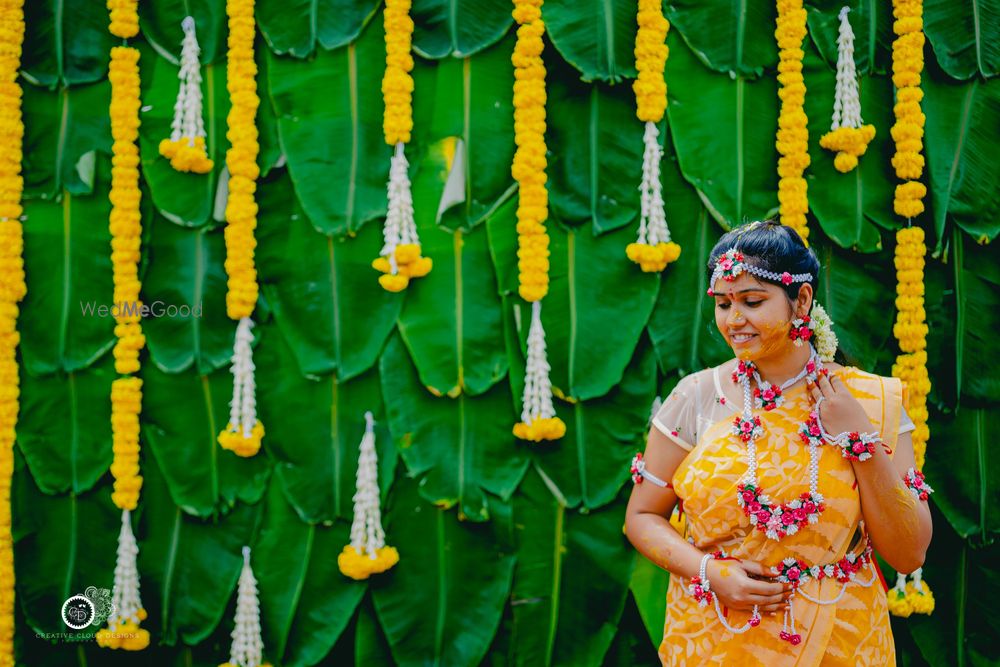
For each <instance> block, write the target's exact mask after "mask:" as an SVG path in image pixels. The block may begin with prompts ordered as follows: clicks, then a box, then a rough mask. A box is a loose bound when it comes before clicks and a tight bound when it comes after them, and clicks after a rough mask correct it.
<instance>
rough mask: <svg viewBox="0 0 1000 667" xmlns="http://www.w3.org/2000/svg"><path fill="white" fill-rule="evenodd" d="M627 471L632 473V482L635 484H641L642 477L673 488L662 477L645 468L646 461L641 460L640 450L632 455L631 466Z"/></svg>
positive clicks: (664, 486) (658, 484)
mask: <svg viewBox="0 0 1000 667" xmlns="http://www.w3.org/2000/svg"><path fill="white" fill-rule="evenodd" d="M629 471H630V472H631V473H632V482H633V483H635V484H642V481H643V480H644V479H648V480H649V481H650V482H652V483H653V484H656V485H657V486H662V487H663V488H673V487H672V486H671V485H670V483H669V482H664V481H663V480H662V479H660V478H659V477H657V476H656V475H654V474H653V473H651V472H649V471H648V470H646V462H645V461H643V460H642V452H637V453H636V455H635V456H633V457H632V467H631V468H630V470H629Z"/></svg>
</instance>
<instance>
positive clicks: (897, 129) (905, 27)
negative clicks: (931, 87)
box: [892, 0, 927, 218]
mask: <svg viewBox="0 0 1000 667" xmlns="http://www.w3.org/2000/svg"><path fill="white" fill-rule="evenodd" d="M892 13H893V16H895V18H896V20H895V22H894V23H893V26H892V29H893V32H895V34H896V35H897V37H896V39H895V40H894V41H893V43H892V82H893V84H894V85H895V86H896V105H895V107H894V108H893V111H894V112H895V115H896V123H895V124H894V125H893V126H892V138H893V140H894V141H895V142H896V154H895V155H894V156H893V158H892V166H893V167H895V169H896V176H897V177H899V178H900V179H902V181H903V182H902V183H900V184H899V185H897V186H896V198H895V200H894V201H893V210H895V211H896V213H897V215H900V216H902V217H904V218H915V217H917V216H918V215H920V214H921V213H923V211H924V202H923V198H924V197H925V196H926V195H927V188H926V186H924V184H923V183H921V182H920V180H919V179H920V176H921V174H922V173H923V170H924V157H923V155H921V152H922V151H923V147H924V143H923V138H924V120H925V118H924V114H923V112H921V110H920V101H921V100H922V99H923V97H924V93H923V91H922V90H921V89H920V73H921V72H922V71H923V69H924V31H923V3H922V0H894V1H893V3H892Z"/></svg>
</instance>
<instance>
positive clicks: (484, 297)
mask: <svg viewBox="0 0 1000 667" xmlns="http://www.w3.org/2000/svg"><path fill="white" fill-rule="evenodd" d="M455 143H456V142H455V141H454V140H453V139H446V140H443V141H441V142H438V143H436V144H434V145H432V146H430V147H429V150H428V152H427V155H426V157H425V158H424V159H423V160H422V161H421V163H420V170H419V173H418V176H417V179H416V180H415V181H414V183H413V197H414V209H415V211H416V214H415V218H416V224H417V230H418V232H419V234H420V242H421V252H422V254H423V255H425V256H428V257H431V258H432V259H433V261H434V269H433V270H432V271H431V273H430V274H428V275H427V276H426V277H423V278H420V279H419V280H416V281H415V282H414V283H412V284H411V286H410V287H409V288H408V289H407V294H408V298H407V299H406V303H405V305H404V306H403V310H402V312H401V313H400V315H399V331H400V334H402V337H403V342H404V343H405V344H406V347H407V349H408V350H409V353H410V356H411V357H412V359H413V361H414V363H415V364H416V366H417V369H418V371H419V373H420V381H421V383H422V384H423V385H425V386H426V387H427V389H428V390H429V391H430V392H431V393H433V394H435V395H438V396H443V395H448V396H450V397H451V398H454V397H456V396H458V394H459V393H462V392H465V393H468V394H469V395H470V396H475V395H478V394H482V393H484V392H486V391H488V390H489V388H490V387H492V386H493V385H495V384H496V383H497V382H498V381H500V380H501V379H502V378H503V377H504V376H505V375H506V374H507V355H506V352H505V350H504V341H503V329H502V328H501V321H502V315H501V304H500V297H499V296H498V294H497V287H496V282H495V281H496V278H495V277H494V275H493V272H492V271H484V270H483V268H484V267H489V265H490V254H489V245H488V242H487V235H486V229H485V228H480V229H477V230H473V231H463V230H461V229H459V230H456V231H453V232H451V233H448V231H447V230H443V229H441V228H440V227H438V226H436V225H435V224H434V214H433V213H432V211H433V208H432V207H433V206H434V205H435V203H436V202H437V201H438V200H439V199H440V197H441V192H442V191H443V190H444V189H445V187H446V186H445V179H446V175H447V174H448V172H449V167H451V166H454V165H449V164H448V162H449V161H450V160H449V159H448V156H447V154H446V153H447V152H448V147H449V146H454V145H455Z"/></svg>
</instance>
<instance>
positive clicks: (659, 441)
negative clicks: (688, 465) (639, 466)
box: [625, 427, 703, 578]
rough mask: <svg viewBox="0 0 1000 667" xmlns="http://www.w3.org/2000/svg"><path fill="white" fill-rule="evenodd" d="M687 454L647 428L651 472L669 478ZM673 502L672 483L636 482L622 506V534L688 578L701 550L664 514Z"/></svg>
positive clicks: (652, 558) (659, 562)
mask: <svg viewBox="0 0 1000 667" xmlns="http://www.w3.org/2000/svg"><path fill="white" fill-rule="evenodd" d="M686 456H687V452H686V451H684V449H683V448H681V447H680V446H679V445H678V444H677V443H675V442H674V441H673V440H671V439H670V438H668V437H667V436H665V435H664V434H662V433H661V432H660V431H659V429H657V428H656V427H653V428H652V429H650V431H649V438H648V440H647V444H646V452H645V454H644V460H645V463H646V468H647V469H648V470H649V471H650V472H651V473H653V474H654V475H656V476H657V477H659V478H660V479H662V480H664V481H667V482H669V481H670V479H671V478H672V477H673V476H674V472H675V471H676V470H677V466H679V465H680V464H681V461H683V460H684V458H685V457H686ZM676 504H677V494H675V493H674V490H673V489H672V488H671V487H669V486H668V487H666V488H663V487H659V486H657V485H656V484H653V483H652V482H650V481H649V480H646V481H645V482H643V483H642V484H636V485H635V486H633V487H632V495H631V497H629V500H628V507H627V508H626V509H625V535H626V536H627V537H628V539H629V541H630V542H631V543H632V544H633V545H634V546H635V548H636V549H638V550H639V552H640V553H642V555H643V556H645V557H646V558H648V559H649V560H650V561H652V562H653V563H655V564H656V565H658V566H660V567H662V568H663V569H665V570H668V571H669V572H671V573H672V574H676V575H678V576H681V577H686V578H691V577H694V576H697V574H698V567H699V565H700V563H701V557H702V555H703V554H702V552H701V551H700V550H699V549H698V548H696V547H695V546H694V545H693V544H691V543H689V542H688V541H687V540H685V539H684V538H683V537H681V535H680V534H679V533H678V532H677V530H676V529H675V528H674V527H673V526H671V525H670V521H669V520H668V519H667V517H669V516H670V514H671V512H673V509H674V505H676Z"/></svg>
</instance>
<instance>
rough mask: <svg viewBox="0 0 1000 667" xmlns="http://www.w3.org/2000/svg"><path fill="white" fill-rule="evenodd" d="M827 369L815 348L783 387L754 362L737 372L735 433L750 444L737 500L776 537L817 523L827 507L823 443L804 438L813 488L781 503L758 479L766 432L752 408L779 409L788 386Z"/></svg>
mask: <svg viewBox="0 0 1000 667" xmlns="http://www.w3.org/2000/svg"><path fill="white" fill-rule="evenodd" d="M810 347H811V346H810ZM825 370H826V369H824V368H822V362H821V361H820V360H819V355H818V354H817V353H816V349H815V348H812V351H811V354H810V355H809V361H807V362H806V365H805V367H804V368H803V369H802V371H800V372H799V373H798V374H797V375H796V376H795V377H793V378H791V379H789V380H786V381H785V382H783V383H782V384H781V385H780V386H777V385H773V384H771V383H770V382H767V381H765V380H763V379H761V377H760V374H759V373H758V372H757V367H756V365H755V364H754V363H753V362H752V361H743V360H740V362H739V364H738V365H737V367H736V370H735V371H733V382H735V383H736V384H739V385H741V386H742V387H743V413H742V414H740V415H737V417H736V419H735V420H734V421H733V430H732V432H733V434H734V435H737V436H739V438H740V439H741V440H743V442H745V443H746V445H747V459H748V460H747V472H746V476H745V478H744V481H743V482H740V484H739V485H737V487H736V489H737V494H736V500H737V502H738V503H739V505H740V507H741V508H742V509H743V514H745V515H746V516H747V517H749V518H750V524H751V525H753V526H756V527H757V530H760V531H762V532H763V533H764V534H766V535H767V536H768V537H769V538H770V539H772V540H780V539H781V538H783V537H785V536H786V535H794V534H795V533H797V532H799V529H800V528H801V527H802V526H805V525H807V524H812V523H816V522H817V521H819V515H820V512H822V511H823V510H824V509H825V505H824V504H823V496H822V495H821V494H820V492H819V455H820V450H819V448H820V447H821V446H822V439H820V438H806V437H803V441H804V442H805V443H806V444H808V446H809V491H808V492H806V493H803V494H802V495H800V496H799V497H798V498H796V499H794V500H791V501H789V502H787V503H781V504H777V503H776V502H775V501H774V500H772V499H771V498H770V497H769V496H768V495H766V494H765V493H763V492H762V490H761V488H760V484H759V482H758V480H757V439H758V438H760V437H761V436H762V435H763V434H764V427H763V425H762V424H761V421H760V417H755V416H754V415H753V412H752V408H753V407H754V406H756V407H758V408H763V409H764V410H766V411H771V410H773V409H775V408H776V407H778V406H780V405H782V404H783V403H784V400H785V399H784V397H783V396H782V392H783V391H784V390H785V389H787V388H788V387H790V386H792V385H793V384H795V383H796V382H798V381H799V380H801V379H802V378H807V379H809V380H811V381H813V382H815V381H816V379H817V377H818V376H819V374H820V373H823V372H825ZM751 377H752V378H753V379H754V380H755V381H756V382H757V388H756V389H754V390H753V391H751V389H750V378H751ZM802 428H803V429H805V430H806V432H808V431H809V428H810V426H809V422H806V423H805V424H803V426H802ZM800 433H801V431H800Z"/></svg>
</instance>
